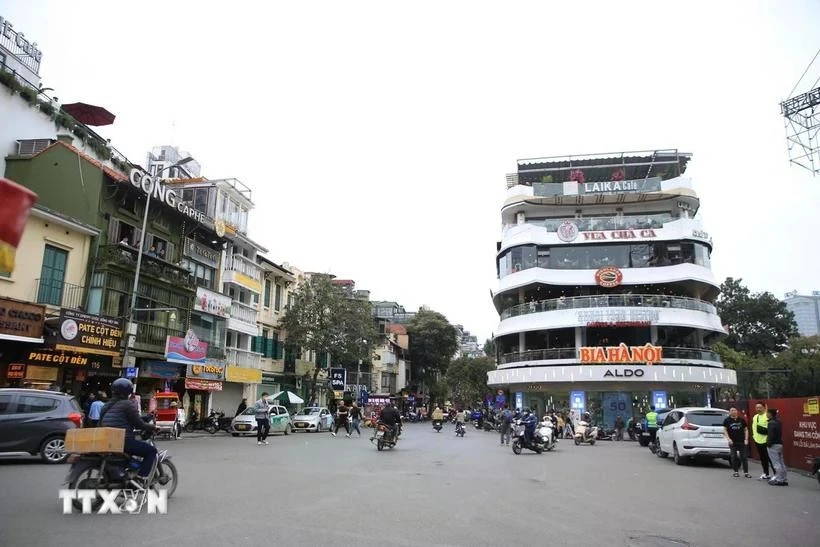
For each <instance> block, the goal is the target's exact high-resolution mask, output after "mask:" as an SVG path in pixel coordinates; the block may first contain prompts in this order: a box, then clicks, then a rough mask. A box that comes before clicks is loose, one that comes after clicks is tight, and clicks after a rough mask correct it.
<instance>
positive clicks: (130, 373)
mask: <svg viewBox="0 0 820 547" xmlns="http://www.w3.org/2000/svg"><path fill="white" fill-rule="evenodd" d="M138 375H139V369H138V368H137V367H127V368H126V369H125V377H126V378H136V377H137V376H138Z"/></svg>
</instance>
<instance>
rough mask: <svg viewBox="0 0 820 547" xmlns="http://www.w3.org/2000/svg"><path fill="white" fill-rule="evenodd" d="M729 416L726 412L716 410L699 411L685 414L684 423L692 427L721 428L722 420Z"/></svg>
mask: <svg viewBox="0 0 820 547" xmlns="http://www.w3.org/2000/svg"><path fill="white" fill-rule="evenodd" d="M728 415H729V413H728V412H726V411H723V412H721V411H718V410H699V411H695V412H688V413H687V414H686V421H688V422H689V423H690V424H694V425H703V426H722V425H723V420H725V419H726V417H727V416H728Z"/></svg>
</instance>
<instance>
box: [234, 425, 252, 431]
mask: <svg viewBox="0 0 820 547" xmlns="http://www.w3.org/2000/svg"><path fill="white" fill-rule="evenodd" d="M250 428H251V426H249V425H247V424H240V425H237V426H236V429H237V430H239V431H247V430H249V429H250Z"/></svg>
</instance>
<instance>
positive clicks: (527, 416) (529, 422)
mask: <svg viewBox="0 0 820 547" xmlns="http://www.w3.org/2000/svg"><path fill="white" fill-rule="evenodd" d="M521 417H522V421H523V422H524V440H525V441H527V443H528V444H532V439H533V435H534V434H535V426H536V425H537V424H538V418H537V417H536V416H535V414H533V413H531V412H530V409H528V408H525V409H524V412H523V413H522V415H521Z"/></svg>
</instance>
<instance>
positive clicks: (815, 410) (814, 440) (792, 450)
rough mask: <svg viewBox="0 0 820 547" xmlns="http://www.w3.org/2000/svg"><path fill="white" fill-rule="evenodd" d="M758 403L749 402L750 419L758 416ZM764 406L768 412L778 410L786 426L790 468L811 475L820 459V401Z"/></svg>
mask: <svg viewBox="0 0 820 547" xmlns="http://www.w3.org/2000/svg"><path fill="white" fill-rule="evenodd" d="M756 403H757V401H749V413H748V416H749V417H751V416H754V412H755V409H754V407H755V404H756ZM763 403H764V404H765V405H766V407H767V408H775V409H777V416H778V418H779V419H780V423H782V424H783V459H785V460H786V465H787V466H788V467H796V468H798V469H803V470H805V471H811V468H812V465H813V464H814V458H820V397H795V398H789V399H763ZM749 419H751V418H749Z"/></svg>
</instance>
